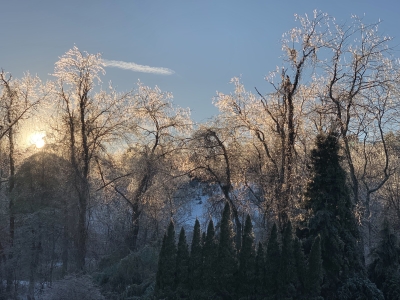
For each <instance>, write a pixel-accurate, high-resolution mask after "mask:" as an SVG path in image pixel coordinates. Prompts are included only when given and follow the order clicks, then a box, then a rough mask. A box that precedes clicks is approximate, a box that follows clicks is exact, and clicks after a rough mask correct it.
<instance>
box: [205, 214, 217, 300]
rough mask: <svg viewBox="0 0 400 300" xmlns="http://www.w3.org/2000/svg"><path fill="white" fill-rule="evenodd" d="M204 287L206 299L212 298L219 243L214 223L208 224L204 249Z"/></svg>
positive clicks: (214, 287) (215, 280) (215, 279)
mask: <svg viewBox="0 0 400 300" xmlns="http://www.w3.org/2000/svg"><path fill="white" fill-rule="evenodd" d="M203 259H204V262H203V286H204V289H205V291H204V292H205V293H204V294H205V295H204V296H205V297H208V298H210V297H212V295H213V293H214V292H215V289H216V282H217V259H218V243H217V240H216V238H215V229H214V223H213V221H212V220H210V222H209V223H208V227H207V235H206V239H205V242H204V247H203Z"/></svg>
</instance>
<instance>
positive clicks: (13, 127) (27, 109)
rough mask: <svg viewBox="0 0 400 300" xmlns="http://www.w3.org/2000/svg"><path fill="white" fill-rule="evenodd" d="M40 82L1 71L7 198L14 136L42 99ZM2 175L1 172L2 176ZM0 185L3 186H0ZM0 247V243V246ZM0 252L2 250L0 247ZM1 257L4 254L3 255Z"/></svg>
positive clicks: (10, 188) (11, 229) (9, 281)
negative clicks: (18, 78)
mask: <svg viewBox="0 0 400 300" xmlns="http://www.w3.org/2000/svg"><path fill="white" fill-rule="evenodd" d="M39 86H40V80H39V79H38V78H37V77H32V76H30V75H29V74H27V75H26V76H25V77H24V78H23V79H21V80H15V79H13V78H12V76H11V74H8V73H6V72H4V70H2V71H1V72H0V121H1V123H0V141H2V140H4V139H6V144H7V151H6V153H7V156H8V166H7V169H8V170H6V171H5V173H6V174H7V177H8V179H7V192H8V196H9V195H10V194H11V193H12V192H13V190H14V186H15V167H16V159H15V143H16V135H17V134H18V126H19V125H20V124H21V123H22V121H23V120H25V119H27V118H29V117H30V116H31V115H32V112H33V111H34V109H35V108H36V107H37V106H38V105H39V103H40V100H41V99H42V98H43V97H44V96H45V94H41V92H40V91H39V89H38V88H39ZM2 173H3V172H2ZM0 184H3V182H1V183H0ZM13 205H14V203H13V201H12V200H11V199H10V200H9V226H8V228H9V239H8V245H7V246H6V248H7V249H8V261H9V264H8V270H7V273H8V276H7V292H11V284H12V277H13V272H14V270H13V268H12V266H11V263H12V260H13V250H12V249H13V246H14V232H15V216H14V213H13V211H14V210H13ZM0 243H1V242H0ZM0 248H3V249H4V248H5V246H2V245H0ZM3 255H4V254H3Z"/></svg>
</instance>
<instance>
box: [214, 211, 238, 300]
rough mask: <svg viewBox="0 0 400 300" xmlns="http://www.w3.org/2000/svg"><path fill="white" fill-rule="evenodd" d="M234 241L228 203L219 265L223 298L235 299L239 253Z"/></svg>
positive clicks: (222, 225) (222, 223) (219, 281)
mask: <svg viewBox="0 0 400 300" xmlns="http://www.w3.org/2000/svg"><path fill="white" fill-rule="evenodd" d="M234 239H235V233H234V230H233V224H232V220H231V210H230V207H229V203H226V204H225V208H224V211H223V213H222V219H221V229H220V236H219V245H218V265H217V276H218V290H219V293H220V296H221V297H223V298H229V297H233V293H234V291H235V276H236V272H237V252H236V247H235V240H234Z"/></svg>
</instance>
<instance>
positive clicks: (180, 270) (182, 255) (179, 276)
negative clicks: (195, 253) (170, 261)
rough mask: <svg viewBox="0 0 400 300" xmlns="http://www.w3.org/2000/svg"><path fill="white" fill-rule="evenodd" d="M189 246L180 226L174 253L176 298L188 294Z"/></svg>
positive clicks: (183, 230)
mask: <svg viewBox="0 0 400 300" xmlns="http://www.w3.org/2000/svg"><path fill="white" fill-rule="evenodd" d="M188 276H189V246H188V244H187V242H186V234H185V229H184V228H183V227H182V229H181V232H180V234H179V241H178V250H177V254H176V291H177V295H178V298H185V297H188V295H189V279H188Z"/></svg>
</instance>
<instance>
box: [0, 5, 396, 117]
mask: <svg viewBox="0 0 400 300" xmlns="http://www.w3.org/2000/svg"><path fill="white" fill-rule="evenodd" d="M0 7H1V9H0V16H1V17H0V25H1V36H2V38H1V45H0V67H1V68H3V69H4V70H5V71H7V72H10V73H12V74H13V75H14V76H15V77H20V76H22V74H23V72H25V71H29V72H30V73H31V74H38V75H39V76H40V77H41V78H42V80H47V79H51V76H49V75H48V74H50V73H52V72H53V70H54V63H55V62H56V61H57V60H58V57H59V56H61V55H63V54H64V53H65V52H66V51H67V50H69V49H70V48H72V47H73V46H74V45H76V46H77V47H78V48H79V49H80V50H82V51H88V52H89V53H98V52H99V53H101V54H102V57H103V58H104V59H107V60H115V61H124V62H132V63H136V64H139V65H146V66H151V67H155V68H163V70H164V71H165V72H164V73H172V74H170V75H162V74H157V73H143V72H135V71H132V70H126V69H121V68H115V67H107V68H106V72H107V74H106V76H105V77H104V80H103V81H104V82H105V85H106V86H107V82H108V81H109V80H111V81H112V82H113V85H114V87H115V88H116V89H117V90H119V91H121V92H123V91H127V90H130V89H131V88H133V87H134V86H135V84H136V82H137V80H138V79H140V80H141V82H143V83H144V84H146V85H149V86H155V85H158V86H159V87H160V88H161V89H162V90H165V91H169V92H172V93H173V95H174V102H175V103H176V104H177V105H179V106H181V107H190V109H191V111H192V118H193V119H194V120H195V121H197V122H202V121H205V120H206V119H207V118H210V117H211V116H213V115H215V114H216V113H217V109H216V108H215V107H214V106H213V104H212V98H213V97H214V96H215V95H216V91H220V92H224V93H229V92H231V91H232V90H233V86H232V85H230V84H229V81H230V79H231V78H232V77H234V76H241V77H242V81H243V82H244V84H245V86H246V87H247V89H250V90H251V89H253V88H254V87H255V86H256V87H257V88H258V89H259V90H260V91H265V92H266V91H269V90H270V87H269V85H268V83H267V82H265V80H264V78H265V76H266V75H267V74H268V73H269V72H270V71H272V70H274V69H275V67H276V66H280V65H281V59H280V56H281V46H280V39H281V37H282V33H284V32H286V31H287V30H289V29H290V28H292V27H294V26H295V25H296V23H295V22H294V14H295V13H297V14H305V13H307V14H309V15H312V11H313V10H314V9H317V10H321V11H323V12H327V13H329V14H330V15H331V16H333V17H335V18H336V19H337V20H338V21H339V22H346V21H347V22H349V21H350V15H351V14H356V15H360V16H363V15H364V14H365V17H364V20H365V22H366V23H372V22H376V21H378V19H380V20H382V21H383V23H382V24H381V25H380V31H381V32H382V33H383V34H386V35H390V36H392V37H394V38H395V39H394V44H396V45H398V44H400V32H399V29H400V18H399V13H400V2H398V1H395V0H391V1H389V0H382V1H371V0H364V1H361V0H347V1H343V0H337V1H322V0H320V1H292V0H287V1H266V0H264V1H251V0H248V1H244V0H241V1H234V0H231V1H217V0H214V1H206V0H202V1H198V0H197V1H190V0H185V1H175V0H169V1H167V0H163V1H161V0H157V1H156V0H155V1H152V0H137V1H136V0H131V1H118V0H115V1H102V0H90V1H89V0H86V1H82V0H81V1H76V0H69V1H55V0H47V1H32V0H30V1H27V0H24V1H22V0H21V1H19V0H16V1H2V3H1V6H0ZM399 49H400V48H399ZM399 54H400V53H399ZM399 56H400V55H399ZM165 69H169V70H171V71H169V70H165Z"/></svg>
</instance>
